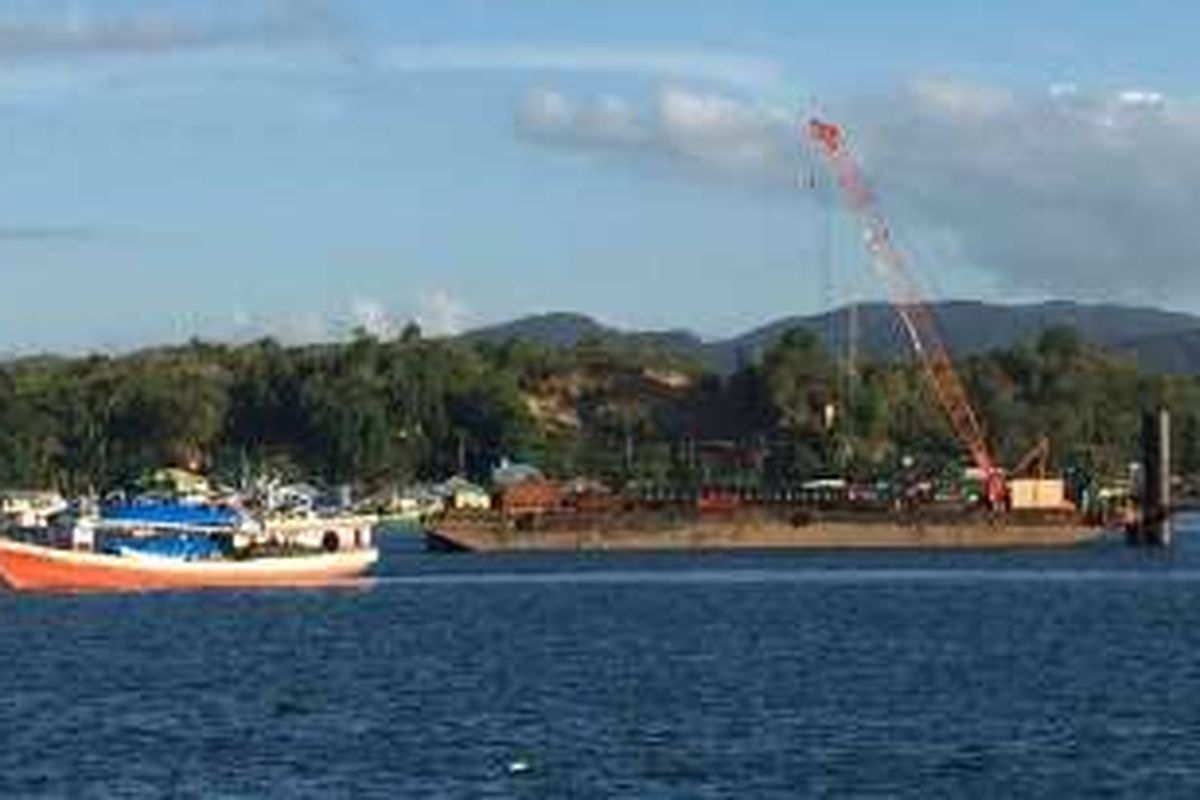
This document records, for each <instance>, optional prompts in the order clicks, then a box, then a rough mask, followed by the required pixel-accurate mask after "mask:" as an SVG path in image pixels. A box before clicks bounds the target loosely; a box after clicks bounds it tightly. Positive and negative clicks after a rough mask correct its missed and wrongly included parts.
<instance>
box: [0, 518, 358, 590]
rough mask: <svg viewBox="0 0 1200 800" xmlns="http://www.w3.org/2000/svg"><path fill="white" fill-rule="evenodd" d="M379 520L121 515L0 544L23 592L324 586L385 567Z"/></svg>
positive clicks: (1, 556)
mask: <svg viewBox="0 0 1200 800" xmlns="http://www.w3.org/2000/svg"><path fill="white" fill-rule="evenodd" d="M373 522H374V520H373V518H369V517H360V516H341V517H332V518H330V517H315V516H314V517H309V518H305V519H299V520H288V521H286V522H281V521H278V520H276V521H268V522H254V521H251V520H248V519H246V518H243V517H241V516H240V515H238V514H235V513H232V512H228V511H227V510H224V509H213V508H203V507H187V506H177V505H170V504H152V505H140V506H137V505H133V506H125V507H121V508H119V509H116V510H112V511H109V512H107V513H105V514H102V515H101V516H100V517H99V518H98V519H87V518H84V519H80V520H76V521H74V524H72V525H71V526H70V527H69V528H67V529H65V530H64V531H60V532H59V535H57V536H42V537H40V540H38V541H21V540H18V539H17V538H9V537H0V577H2V578H3V579H4V581H5V583H7V584H8V585H9V586H10V587H12V588H13V589H16V590H20V591H104V590H107V591H142V590H152V589H174V588H206V587H214V588H215V587H239V588H252V587H286V586H297V587H304V586H323V585H331V584H338V583H344V582H346V581H349V580H352V579H354V578H357V577H359V576H361V575H363V574H365V573H366V572H367V571H368V570H369V569H370V568H371V566H372V565H374V564H375V563H376V561H378V559H379V551H378V550H377V549H376V548H375V547H374V546H373V545H372V542H371V528H372V525H373Z"/></svg>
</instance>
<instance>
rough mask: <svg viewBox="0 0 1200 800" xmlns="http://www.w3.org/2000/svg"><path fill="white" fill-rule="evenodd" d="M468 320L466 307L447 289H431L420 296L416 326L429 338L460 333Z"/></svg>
mask: <svg viewBox="0 0 1200 800" xmlns="http://www.w3.org/2000/svg"><path fill="white" fill-rule="evenodd" d="M469 318H470V310H469V309H468V308H467V306H466V305H465V304H464V303H463V302H462V301H461V300H459V299H458V298H456V297H455V296H454V295H453V294H451V293H450V292H449V290H447V289H441V288H439V289H432V290H430V291H427V292H423V293H422V294H421V297H420V300H419V302H418V308H417V324H418V325H420V326H421V330H422V332H423V333H425V334H426V335H429V336H453V335H455V334H458V333H462V331H463V328H464V325H465V324H466V322H467V321H468V319H469Z"/></svg>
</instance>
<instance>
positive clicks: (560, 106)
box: [516, 88, 796, 181]
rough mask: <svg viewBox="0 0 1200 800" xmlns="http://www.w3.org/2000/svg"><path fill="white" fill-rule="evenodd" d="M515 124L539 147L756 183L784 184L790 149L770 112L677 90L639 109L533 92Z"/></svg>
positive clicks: (615, 101) (606, 99) (784, 128)
mask: <svg viewBox="0 0 1200 800" xmlns="http://www.w3.org/2000/svg"><path fill="white" fill-rule="evenodd" d="M516 122H517V130H518V131H519V132H520V133H521V134H522V135H523V136H526V137H528V138H531V139H534V140H538V141H544V142H559V143H563V144H569V145H581V146H589V147H595V148H601V149H605V148H611V149H616V150H624V151H627V152H638V153H641V154H645V155H652V156H658V157H666V158H669V159H671V160H674V161H676V162H679V163H681V164H684V165H689V166H692V167H696V168H700V169H704V170H710V171H716V172H723V173H732V174H735V175H738V176H742V177H752V178H755V179H758V180H763V179H766V180H773V181H778V180H780V179H782V180H787V179H788V175H789V174H790V171H791V169H792V166H791V165H790V161H792V160H793V158H794V151H795V149H796V144H795V141H794V139H791V138H789V136H790V134H789V128H788V125H787V124H786V122H784V121H782V120H781V119H780V117H779V115H778V114H777V113H776V112H774V111H772V110H771V109H768V108H763V107H758V106H752V105H749V104H747V103H744V102H742V101H739V100H736V99H733V98H730V97H726V96H724V95H718V94H712V93H703V92H691V91H687V90H683V89H677V88H667V89H664V90H663V91H661V92H660V93H659V94H658V95H657V97H656V98H654V100H653V101H652V102H650V103H643V104H641V105H640V106H639V105H635V104H634V102H633V101H630V100H624V99H619V98H615V97H612V96H601V97H599V98H590V99H583V100H572V99H570V98H568V97H566V96H565V95H563V94H562V93H560V92H556V91H550V90H540V91H537V92H534V93H531V94H530V95H529V96H527V97H526V99H525V101H524V102H523V103H522V104H521V106H520V107H519V108H518V111H517V119H516Z"/></svg>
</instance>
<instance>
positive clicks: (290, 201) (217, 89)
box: [0, 0, 1200, 352]
mask: <svg viewBox="0 0 1200 800" xmlns="http://www.w3.org/2000/svg"><path fill="white" fill-rule="evenodd" d="M1198 23H1200V9H1197V10H1192V9H1191V8H1190V6H1188V5H1187V4H1181V3H1167V2H1142V3H1138V4H1131V3H1125V2H1083V1H1082V0H1080V1H1078V2H1068V1H1060V2H1055V3H1033V2H1028V3H1025V2H1009V3H1003V4H1000V3H993V4H964V3H952V2H910V3H882V2H838V3H781V2H737V3H734V2H711V1H706V0H687V1H686V2H685V1H684V0H674V1H667V0H613V1H610V2H590V3H585V2H566V1H565V0H542V1H540V2H520V1H519V0H511V1H509V0H472V1H471V2H466V1H465V0H464V1H461V2H454V1H452V0H451V1H447V2H437V3H382V2H372V3H368V2H320V0H294V1H293V2H287V1H286V0H273V1H271V2H265V1H264V2H255V1H253V0H252V1H251V2H233V1H232V0H225V1H224V2H208V3H193V2H154V3H151V2H140V1H138V0H119V1H110V2H103V3H101V2H99V1H98V0H93V1H92V2H85V1H84V0H74V1H73V2H67V3H60V2H55V3H50V2H32V1H30V0H26V1H24V2H8V3H5V4H4V5H3V6H0V176H2V180H0V186H2V187H3V189H2V191H0V352H28V351H32V350H41V349H54V350H73V351H77V350H81V349H92V348H121V349H123V348H128V347H131V346H137V345H141V344H148V343H156V342H164V341H178V340H181V339H184V338H187V337H189V336H193V335H198V336H205V337H216V338H225V339H239V338H247V337H251V336H257V335H262V334H264V333H271V334H274V335H277V336H280V337H282V338H285V339H287V340H289V341H296V340H309V339H322V338H330V337H335V336H342V335H345V334H346V332H347V331H348V330H349V329H350V328H351V327H352V326H354V325H356V324H362V325H366V326H368V327H370V328H371V329H373V330H377V331H378V332H380V333H383V334H387V333H388V332H389V331H391V330H394V329H395V328H396V327H397V326H398V325H400V324H402V323H403V321H405V320H407V319H410V318H418V319H420V320H421V321H422V322H423V324H424V325H425V327H427V328H428V329H430V330H432V331H435V332H448V331H453V330H457V329H462V328H464V327H470V326H473V325H479V324H485V323H488V322H494V321H498V320H503V319H507V318H511V317H514V316H518V315H521V314H525V313H532V312H538V311H546V310H576V311H581V312H585V313H589V314H592V315H594V316H597V317H599V318H600V319H602V320H605V321H608V322H612V323H615V324H621V325H627V326H637V327H687V328H691V329H693V330H696V331H698V332H700V333H701V334H704V335H708V336H720V335H726V334H729V333H733V332H737V331H739V330H741V329H744V328H746V327H750V326H753V325H756V324H759V323H762V322H765V321H768V320H770V319H772V318H775V317H778V316H782V315H785V314H791V313H808V312H812V311H815V310H818V309H820V308H822V307H824V306H826V305H828V304H829V303H830V302H840V301H843V300H846V299H850V298H853V297H859V296H876V295H878V294H879V290H878V288H877V287H876V286H875V285H874V281H873V280H872V279H871V277H870V273H869V272H868V271H867V269H866V267H865V256H864V255H863V254H861V253H859V252H858V250H859V244H858V238H857V234H856V233H855V229H854V226H853V224H852V222H851V221H850V220H848V219H846V218H845V217H844V215H838V214H832V215H831V212H830V210H829V207H828V203H827V202H826V201H825V200H823V199H822V197H821V196H820V195H821V193H820V191H819V190H813V189H811V188H810V187H806V186H805V185H804V184H805V178H804V176H805V175H807V174H808V173H809V172H810V170H811V164H810V163H809V162H808V160H807V156H806V154H805V152H804V149H803V148H802V147H801V146H800V143H799V142H797V141H795V140H794V135H793V132H794V126H795V121H796V119H797V118H799V116H800V115H801V114H803V113H805V111H806V110H807V109H810V108H812V107H818V108H820V109H821V110H822V111H824V112H826V113H830V114H833V115H835V116H836V117H837V118H838V119H840V120H844V121H845V122H846V124H847V126H848V128H849V130H850V131H851V133H852V136H854V141H855V143H856V146H858V147H859V149H860V152H861V154H862V156H863V160H864V163H865V165H866V169H867V171H868V173H869V174H871V176H872V179H873V181H874V182H875V185H876V186H877V188H878V189H879V195H880V198H881V202H882V204H883V207H884V210H885V211H886V213H887V214H888V217H889V219H890V220H891V221H892V223H893V228H894V231H895V233H896V234H897V238H898V240H899V241H900V242H901V243H902V244H903V245H904V246H905V248H906V250H907V251H908V252H909V254H910V256H911V260H912V262H913V264H914V267H915V268H916V270H917V271H918V273H919V274H920V276H921V278H922V280H923V281H924V282H925V283H926V284H927V286H928V287H929V290H930V293H931V294H933V295H936V296H958V297H964V296H968V297H982V298H984V299H989V300H998V301H1019V300H1028V299H1037V298H1042V297H1066V298H1070V299H1080V300H1089V301H1095V300H1115V301H1121V302H1134V303H1143V304H1155V305H1162V306H1167V307H1171V308H1177V309H1181V310H1185V311H1197V312H1200V278H1197V277H1195V276H1194V275H1193V273H1197V274H1200V270H1197V269H1194V268H1192V267H1191V264H1192V263H1193V262H1194V261H1195V256H1196V254H1197V253H1198V252H1200V238H1198V237H1200V233H1197V232H1194V231H1193V230H1192V228H1195V227H1196V226H1194V224H1191V225H1189V221H1190V218H1191V216H1192V215H1193V209H1192V203H1193V201H1194V198H1195V197H1197V196H1200V195H1198V194H1197V193H1196V191H1195V190H1197V189H1200V156H1198V153H1200V102H1198V101H1197V97H1200V93H1198V92H1197V87H1200V76H1197V74H1196V72H1197V58H1196V56H1195V55H1193V42H1192V41H1191V37H1192V36H1193V35H1194V31H1195V30H1197V29H1198V27H1200V26H1198ZM797 176H800V180H799V185H797ZM827 229H828V230H831V231H832V234H831V238H830V239H829V244H828V245H827V244H825V238H824V234H823V233H822V231H825V230H827Z"/></svg>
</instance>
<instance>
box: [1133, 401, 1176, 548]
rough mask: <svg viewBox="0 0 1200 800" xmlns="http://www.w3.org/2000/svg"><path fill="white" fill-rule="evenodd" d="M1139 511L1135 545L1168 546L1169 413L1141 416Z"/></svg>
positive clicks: (1169, 505)
mask: <svg viewBox="0 0 1200 800" xmlns="http://www.w3.org/2000/svg"><path fill="white" fill-rule="evenodd" d="M1141 484H1142V485H1141V508H1140V509H1139V514H1138V526H1137V531H1136V533H1135V536H1134V543H1135V544H1140V545H1149V546H1153V547H1164V546H1166V545H1169V544H1170V543H1171V412H1170V411H1168V410H1167V409H1166V408H1159V409H1157V410H1155V411H1146V412H1145V413H1143V414H1142V480H1141Z"/></svg>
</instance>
